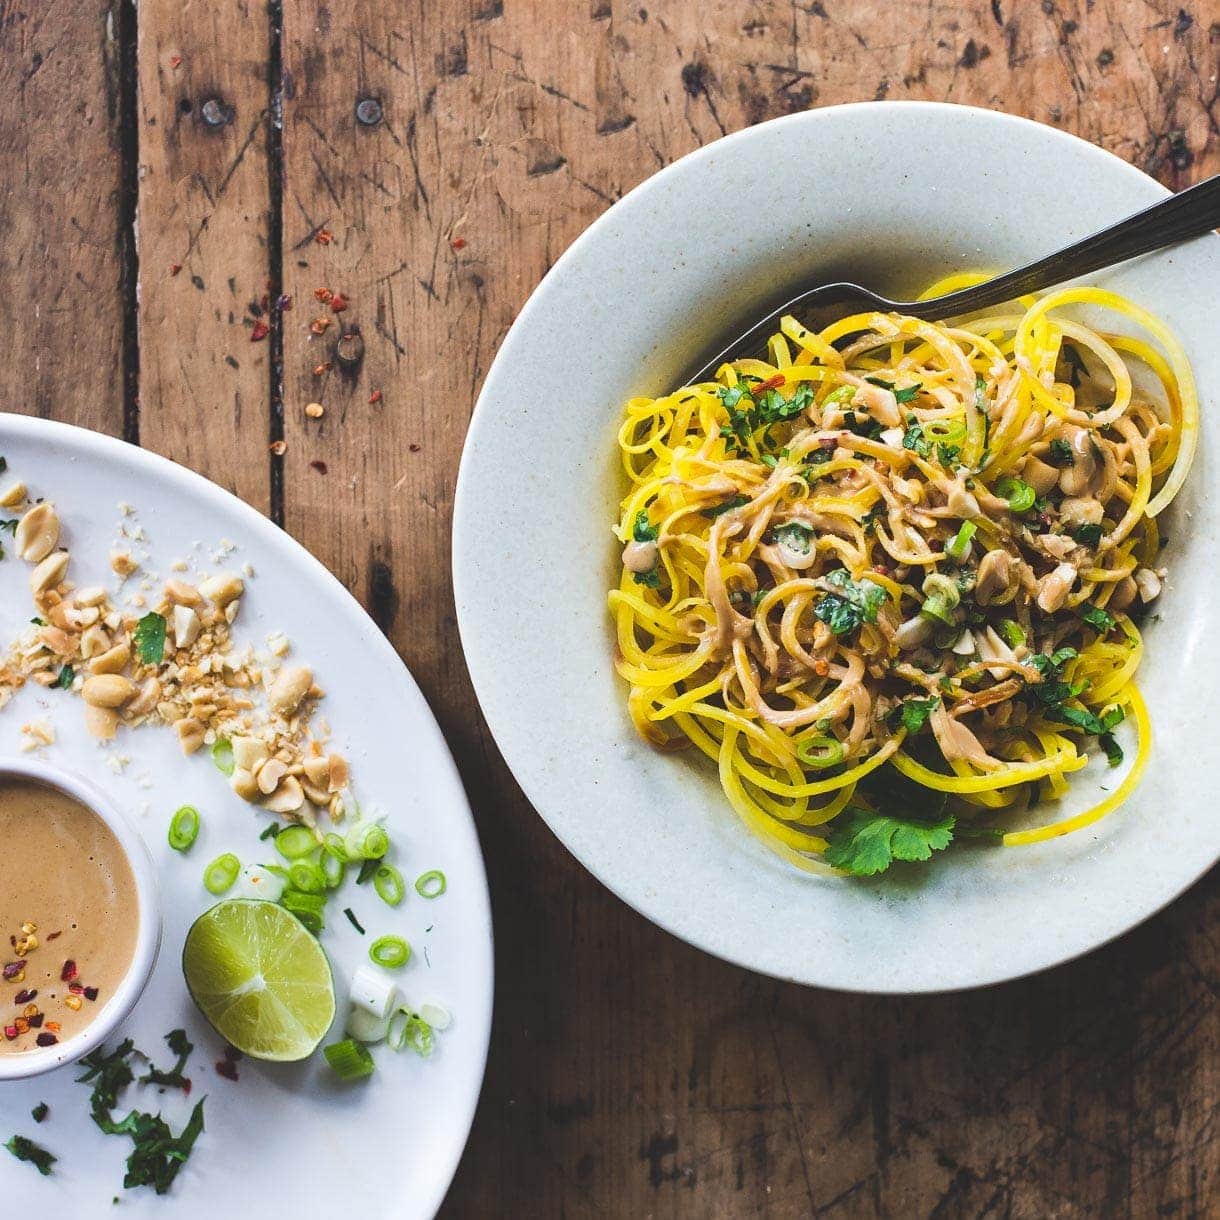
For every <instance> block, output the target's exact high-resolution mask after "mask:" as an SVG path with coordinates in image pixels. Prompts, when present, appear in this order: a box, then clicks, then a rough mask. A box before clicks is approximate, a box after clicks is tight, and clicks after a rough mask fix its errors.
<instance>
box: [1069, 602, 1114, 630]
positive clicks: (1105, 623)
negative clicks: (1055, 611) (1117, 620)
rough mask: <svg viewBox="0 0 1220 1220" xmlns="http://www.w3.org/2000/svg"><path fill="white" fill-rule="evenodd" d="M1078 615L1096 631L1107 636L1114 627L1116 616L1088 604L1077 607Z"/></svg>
mask: <svg viewBox="0 0 1220 1220" xmlns="http://www.w3.org/2000/svg"><path fill="white" fill-rule="evenodd" d="M1076 613H1077V614H1078V615H1079V616H1080V617H1081V618H1082V619H1084V621H1085V622H1086V623H1088V624H1089V626H1090V627H1092V628H1093V630H1094V631H1097V632H1100V634H1102V635H1105V634H1106V632H1108V631H1109V630H1110V628H1111V627H1113V626H1114V615H1112V614H1111V613H1110V612H1109V611H1108V610H1103V609H1102V608H1101V607H1100V606H1091V605H1090V604H1089V603H1088V602H1085V603H1084V604H1083V605H1080V606H1077V607H1076Z"/></svg>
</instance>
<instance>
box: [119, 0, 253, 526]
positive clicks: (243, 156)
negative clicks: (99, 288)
mask: <svg viewBox="0 0 1220 1220" xmlns="http://www.w3.org/2000/svg"><path fill="white" fill-rule="evenodd" d="M270 54H271V26H270V19H269V17H268V13H267V9H266V7H265V6H264V5H262V4H260V3H257V2H255V0H238V2H237V3H234V4H225V5H207V4H194V5H182V4H178V3H173V2H172V0H151V2H149V0H144V2H142V3H141V4H140V6H139V82H140V86H139V138H140V202H139V208H140V210H139V238H140V310H139V334H140V440H141V443H142V444H144V445H145V446H147V447H148V448H150V449H155V450H156V451H157V452H159V453H163V454H165V455H166V456H168V457H172V458H174V459H175V460H176V461H179V462H182V463H183V464H185V465H187V466H190V467H191V468H192V469H194V470H197V471H199V472H200V473H202V474H205V475H207V476H208V477H209V478H211V479H214V480H215V481H216V482H217V483H219V484H221V486H223V487H227V488H228V489H229V490H230V491H234V492H236V493H237V494H238V495H239V496H241V497H242V499H244V500H247V501H248V502H249V503H251V504H253V505H255V507H257V508H261V509H263V510H267V509H268V507H269V505H270V477H269V475H270V458H269V457H268V453H267V445H268V441H269V439H270V428H271V422H270V409H269V403H270V396H271V375H270V368H269V362H270V358H271V343H270V341H269V339H270V336H269V335H268V336H267V337H266V338H264V339H262V340H260V341H258V342H252V339H253V337H254V336H255V334H257V333H259V331H260V330H261V328H262V327H263V326H265V325H267V323H268V321H269V314H268V306H269V305H270V304H271V302H269V301H268V300H267V299H266V298H267V295H268V291H269V289H268V285H269V283H270V278H271V263H270V257H269V243H270V241H271V235H272V218H271V214H270V189H271V187H270V182H271V180H270V176H269V172H268V161H267V156H268V153H267V141H268V134H269V122H268V119H269V113H270V100H271V88H270V82H269V77H268V74H269V70H270V69H269V63H270ZM256 328H259V329H258V330H256Z"/></svg>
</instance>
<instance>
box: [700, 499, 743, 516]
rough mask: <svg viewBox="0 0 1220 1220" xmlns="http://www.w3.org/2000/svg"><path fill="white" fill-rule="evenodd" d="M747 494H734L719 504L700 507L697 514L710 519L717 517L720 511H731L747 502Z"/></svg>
mask: <svg viewBox="0 0 1220 1220" xmlns="http://www.w3.org/2000/svg"><path fill="white" fill-rule="evenodd" d="M749 502H750V497H749V496H734V497H733V498H732V499H731V500H725V501H724V502H723V503H721V504H713V505H712V506H711V507H710V508H701V509H700V510H699V515H700V516H701V517H707V518H708V519H709V520H712V519H714V518H716V517H719V516H720V515H721V514H722V513H727V512H731V511H732V510H733V509H735V508H740V507H741V506H742V505H743V504H749Z"/></svg>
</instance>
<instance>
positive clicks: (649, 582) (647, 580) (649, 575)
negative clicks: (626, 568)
mask: <svg viewBox="0 0 1220 1220" xmlns="http://www.w3.org/2000/svg"><path fill="white" fill-rule="evenodd" d="M631 579H632V580H634V581H635V583H636V584H637V585H644V586H645V588H648V589H659V588H660V587H661V573H660V572H659V571H658V570H657V565H656V564H653V566H652V567H651V568H649V569H648V571H647V572H632V573H631Z"/></svg>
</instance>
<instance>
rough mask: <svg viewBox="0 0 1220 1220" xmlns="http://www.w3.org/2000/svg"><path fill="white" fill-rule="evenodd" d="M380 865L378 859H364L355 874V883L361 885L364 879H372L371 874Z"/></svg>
mask: <svg viewBox="0 0 1220 1220" xmlns="http://www.w3.org/2000/svg"><path fill="white" fill-rule="evenodd" d="M380 867H381V861H380V860H364V861H362V862H361V865H360V871H359V872H358V873H357V874H356V884H357V885H363V884H364V883H365V882H366V881H371V880H372V879H373V874H374V873H376V871H377V870H378V869H379V868H380Z"/></svg>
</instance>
